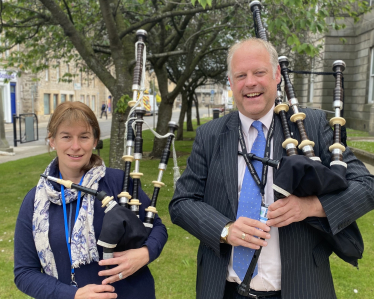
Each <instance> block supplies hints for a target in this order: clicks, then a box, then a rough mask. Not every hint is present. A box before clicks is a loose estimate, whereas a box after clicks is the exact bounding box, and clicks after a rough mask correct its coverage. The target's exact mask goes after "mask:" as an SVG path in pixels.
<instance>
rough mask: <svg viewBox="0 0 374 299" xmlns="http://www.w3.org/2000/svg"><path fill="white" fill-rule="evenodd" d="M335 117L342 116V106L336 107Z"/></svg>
mask: <svg viewBox="0 0 374 299" xmlns="http://www.w3.org/2000/svg"><path fill="white" fill-rule="evenodd" d="M335 117H340V108H335Z"/></svg>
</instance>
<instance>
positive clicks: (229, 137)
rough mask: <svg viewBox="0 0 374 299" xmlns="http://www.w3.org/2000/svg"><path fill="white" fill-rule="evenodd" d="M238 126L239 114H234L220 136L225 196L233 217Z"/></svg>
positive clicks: (235, 204)
mask: <svg viewBox="0 0 374 299" xmlns="http://www.w3.org/2000/svg"><path fill="white" fill-rule="evenodd" d="M238 126H239V114H238V113H237V112H236V113H235V115H233V116H232V117H231V118H230V120H229V121H228V122H227V124H226V127H227V130H226V131H225V132H223V133H222V134H221V135H220V155H221V157H222V161H223V163H222V165H221V167H222V175H223V177H224V178H225V179H224V182H225V187H226V191H227V195H228V198H229V201H230V204H231V208H232V210H233V214H234V215H235V216H236V211H237V209H238V142H239V133H238Z"/></svg>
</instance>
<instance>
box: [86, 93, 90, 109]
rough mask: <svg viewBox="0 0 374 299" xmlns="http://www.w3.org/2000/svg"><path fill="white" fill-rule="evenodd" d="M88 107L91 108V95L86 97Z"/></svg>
mask: <svg viewBox="0 0 374 299" xmlns="http://www.w3.org/2000/svg"><path fill="white" fill-rule="evenodd" d="M86 105H87V106H88V107H90V96H89V95H87V96H86Z"/></svg>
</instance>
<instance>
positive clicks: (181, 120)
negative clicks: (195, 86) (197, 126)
mask: <svg viewBox="0 0 374 299" xmlns="http://www.w3.org/2000/svg"><path fill="white" fill-rule="evenodd" d="M186 111H187V93H186V92H184V91H182V107H181V112H180V114H179V121H178V125H179V127H178V133H177V137H176V140H183V125H184V117H185V115H186Z"/></svg>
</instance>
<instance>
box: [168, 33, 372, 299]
mask: <svg viewBox="0 0 374 299" xmlns="http://www.w3.org/2000/svg"><path fill="white" fill-rule="evenodd" d="M277 57H278V55H277V53H276V50H275V49H274V48H273V47H272V46H271V45H270V44H269V43H267V42H265V41H262V40H259V39H249V40H246V41H242V42H240V43H238V44H236V45H234V46H233V47H232V48H231V49H230V51H229V54H228V59H227V60H228V72H229V81H230V85H231V89H232V91H233V95H234V99H235V102H236V106H237V107H238V110H239V112H236V113H230V114H229V115H227V116H225V117H222V118H220V119H218V120H215V121H211V122H209V123H207V124H206V125H204V126H201V127H200V128H199V129H198V130H197V132H196V138H195V143H194V146H193V150H192V153H191V156H190V158H189V159H188V163H187V168H186V170H185V171H184V173H183V175H182V177H181V178H180V179H179V180H178V182H177V188H176V191H175V194H174V197H173V200H172V201H171V203H170V206H169V210H170V215H171V218H172V221H173V223H175V224H178V225H180V226H181V227H183V228H184V229H186V230H187V231H188V232H190V233H191V234H192V235H194V236H196V237H197V238H198V239H199V240H200V241H201V242H200V246H199V250H198V254H197V268H198V269H197V286H196V293H197V298H201V299H209V298H212V299H221V298H224V299H229V298H236V299H239V298H245V297H242V296H240V295H239V294H237V292H236V288H237V286H238V284H240V283H241V281H242V279H243V275H244V274H245V273H244V274H243V273H242V270H241V268H240V267H243V265H240V262H241V261H243V262H242V263H244V264H245V262H244V260H245V258H243V256H244V255H250V254H249V252H250V251H251V249H258V248H259V246H263V249H262V252H261V255H260V258H259V261H258V266H257V269H256V271H255V274H254V277H253V279H252V281H251V284H250V286H251V293H252V294H255V296H254V297H253V298H268V299H270V298H272V299H276V298H277V299H278V298H282V299H328V298H336V295H335V291H334V286H333V281H332V276H331V271H330V265H329V256H330V254H331V253H332V251H331V248H330V247H329V246H328V244H327V243H326V241H325V240H324V239H323V237H322V236H321V234H320V233H319V231H318V230H317V229H315V228H313V227H312V226H311V225H310V224H309V223H308V222H307V220H308V219H314V218H309V217H317V218H315V219H317V220H318V219H320V220H321V222H323V223H326V225H327V226H328V227H327V230H328V231H330V232H331V233H332V234H336V233H338V232H339V231H341V230H342V229H344V228H345V227H347V226H348V225H349V224H351V223H352V222H353V221H355V220H356V219H358V218H359V217H361V216H362V215H364V214H365V213H367V212H368V211H370V210H371V209H373V207H374V198H373V194H374V179H373V177H372V176H371V175H370V174H369V172H368V171H367V169H366V168H365V166H364V165H363V164H362V163H361V162H360V161H358V160H357V158H356V157H355V156H354V155H353V154H352V152H351V151H350V150H349V149H348V148H347V149H346V151H345V152H344V161H345V162H346V163H347V164H348V168H347V175H346V178H347V180H348V182H349V187H348V188H347V189H346V190H345V191H344V192H340V193H339V194H327V195H323V196H320V197H319V198H317V197H316V196H309V197H304V198H298V197H296V196H294V195H291V196H289V197H287V198H284V199H280V200H278V201H276V202H274V195H273V190H272V184H273V169H271V168H269V169H268V173H267V176H266V177H267V182H266V185H265V188H264V191H265V192H264V200H265V204H267V205H269V212H268V218H269V220H268V221H267V222H266V224H264V223H262V222H260V221H259V220H258V219H259V217H258V216H259V215H257V216H255V217H250V216H248V215H250V213H251V212H252V208H251V206H250V208H247V210H243V209H242V206H243V205H245V204H246V203H247V200H248V198H249V197H251V196H252V195H253V196H252V197H253V198H255V197H256V198H257V197H258V196H259V199H258V200H259V203H260V202H261V194H260V188H259V186H257V185H253V188H252V187H251V188H252V189H251V190H249V191H248V190H247V189H248V188H247V185H248V184H253V183H248V184H247V182H249V181H250V180H252V181H253V182H254V180H253V179H251V175H250V174H249V172H248V170H246V168H247V166H246V163H245V162H244V159H243V157H242V156H238V150H240V151H242V146H241V145H240V142H239V129H238V128H239V124H241V125H240V127H241V130H242V132H243V135H244V140H245V143H246V144H245V145H246V148H247V150H248V152H250V150H251V148H252V145H253V147H254V148H255V150H257V148H258V144H262V143H263V141H262V143H261V142H260V143H258V140H259V139H261V138H262V139H263V140H265V138H266V137H267V133H268V132H269V128H270V126H271V123H272V120H273V119H274V134H273V138H272V139H271V144H270V147H271V149H270V158H273V159H280V158H281V157H282V155H286V152H285V150H283V149H282V146H281V144H282V142H283V141H284V140H283V133H282V126H281V122H280V119H279V117H278V116H274V117H273V115H274V113H273V109H274V99H275V98H276V87H277V84H278V83H279V82H280V69H279V66H278V59H277ZM303 112H304V113H306V119H305V122H304V123H305V128H306V131H307V132H308V136H309V139H310V140H313V141H314V142H315V143H316V145H315V147H314V151H315V154H316V155H317V156H319V157H320V158H321V160H322V163H323V164H324V165H326V166H328V165H329V163H330V160H331V153H330V152H329V150H328V146H329V145H331V143H332V136H333V132H332V130H331V128H330V126H329V125H328V122H327V121H326V119H325V115H324V113H323V112H321V111H314V110H311V109H303ZM288 117H289V116H288ZM289 124H290V129H291V131H292V133H293V138H295V139H297V140H299V141H300V136H299V132H298V130H297V128H296V125H295V124H293V123H291V122H289ZM261 135H264V136H263V137H261ZM252 150H253V148H252ZM264 152H265V151H264V149H262V153H264ZM253 163H254V162H253ZM254 167H255V169H256V166H255V165H254ZM257 168H258V167H257ZM256 172H258V171H257V169H256ZM259 177H260V178H261V172H260V174H259ZM242 185H243V188H242ZM248 186H249V185H248ZM251 186H252V185H251ZM256 188H257V189H256ZM242 196H243V199H242ZM358 201H359V202H358ZM247 207H248V206H247ZM256 208H257V206H256ZM253 209H255V208H253ZM258 214H259V213H258ZM257 237H260V238H263V239H264V240H261V239H260V238H257ZM242 252H243V254H242V256H241V257H239V258H238V255H240V254H241V253H242ZM252 254H253V250H252ZM240 259H241V260H240ZM238 261H239V266H238ZM247 265H248V263H247V264H245V265H244V266H245V267H247Z"/></svg>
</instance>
